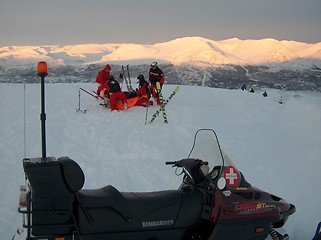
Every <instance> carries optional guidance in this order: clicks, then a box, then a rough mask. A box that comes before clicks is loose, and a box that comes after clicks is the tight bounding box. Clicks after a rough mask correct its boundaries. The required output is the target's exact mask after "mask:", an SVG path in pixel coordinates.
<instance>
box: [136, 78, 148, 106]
mask: <svg viewBox="0 0 321 240" xmlns="http://www.w3.org/2000/svg"><path fill="white" fill-rule="evenodd" d="M137 79H138V81H139V85H138V87H139V88H138V89H137V91H136V96H138V100H137V102H136V104H135V105H136V106H142V107H147V105H149V98H150V95H151V94H150V88H149V83H148V82H146V80H145V78H144V76H143V75H139V76H138V77H137Z"/></svg>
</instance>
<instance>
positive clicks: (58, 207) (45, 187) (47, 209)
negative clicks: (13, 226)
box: [23, 157, 84, 236]
mask: <svg viewBox="0 0 321 240" xmlns="http://www.w3.org/2000/svg"><path fill="white" fill-rule="evenodd" d="M23 166H24V171H25V173H26V176H27V178H28V180H29V183H30V186H31V199H32V211H31V213H32V228H31V229H32V234H33V235H35V236H44V235H52V234H65V233H69V232H70V231H71V230H72V229H74V228H75V227H76V223H75V217H74V214H73V209H74V202H75V194H74V193H75V192H76V191H78V190H79V189H80V188H82V186H83V184H84V174H83V172H82V170H81V168H80V167H79V165H78V164H77V163H76V162H74V161H73V160H71V159H69V158H68V157H62V158H59V159H58V161H57V160H56V159H55V158H46V161H43V160H42V159H41V158H33V159H24V161H23Z"/></svg>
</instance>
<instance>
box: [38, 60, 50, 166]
mask: <svg viewBox="0 0 321 240" xmlns="http://www.w3.org/2000/svg"><path fill="white" fill-rule="evenodd" d="M37 74H38V76H40V77H41V113H40V121H41V141H42V160H43V161H44V162H45V161H46V157H47V156H46V112H45V77H46V76H47V75H48V65H47V63H46V62H38V66H37Z"/></svg>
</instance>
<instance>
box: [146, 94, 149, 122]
mask: <svg viewBox="0 0 321 240" xmlns="http://www.w3.org/2000/svg"><path fill="white" fill-rule="evenodd" d="M148 107H149V99H148V102H147V104H146V114H145V125H146V124H147V118H148Z"/></svg>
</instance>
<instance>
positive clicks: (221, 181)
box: [217, 177, 226, 190]
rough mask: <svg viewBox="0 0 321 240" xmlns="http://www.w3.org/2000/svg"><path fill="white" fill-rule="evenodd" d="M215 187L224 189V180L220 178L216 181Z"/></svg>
mask: <svg viewBox="0 0 321 240" xmlns="http://www.w3.org/2000/svg"><path fill="white" fill-rule="evenodd" d="M217 187H218V189H220V190H223V189H224V188H225V187H226V180H225V178H223V177H221V178H220V179H219V180H218V181H217Z"/></svg>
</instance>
